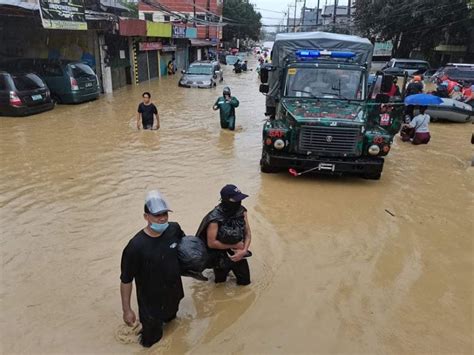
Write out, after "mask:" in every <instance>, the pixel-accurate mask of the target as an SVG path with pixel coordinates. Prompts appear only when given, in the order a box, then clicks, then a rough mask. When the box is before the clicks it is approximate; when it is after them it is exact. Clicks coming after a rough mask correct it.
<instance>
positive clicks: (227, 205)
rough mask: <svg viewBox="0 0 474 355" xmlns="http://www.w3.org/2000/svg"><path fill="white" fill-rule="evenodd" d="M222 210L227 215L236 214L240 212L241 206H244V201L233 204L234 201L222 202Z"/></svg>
mask: <svg viewBox="0 0 474 355" xmlns="http://www.w3.org/2000/svg"><path fill="white" fill-rule="evenodd" d="M221 205H222V209H223V210H224V212H226V213H227V214H235V213H237V212H238V211H239V209H240V206H242V201H239V202H233V201H222V202H221Z"/></svg>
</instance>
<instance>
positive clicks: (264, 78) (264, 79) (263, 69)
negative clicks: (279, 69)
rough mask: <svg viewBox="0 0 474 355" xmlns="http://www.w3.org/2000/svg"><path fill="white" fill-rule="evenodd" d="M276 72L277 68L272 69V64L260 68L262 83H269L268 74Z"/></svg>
mask: <svg viewBox="0 0 474 355" xmlns="http://www.w3.org/2000/svg"><path fill="white" fill-rule="evenodd" d="M274 70H275V68H274V67H272V66H271V65H270V64H263V65H262V67H261V68H260V82H261V83H262V84H266V83H268V73H269V72H271V71H274Z"/></svg>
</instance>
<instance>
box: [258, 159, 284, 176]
mask: <svg viewBox="0 0 474 355" xmlns="http://www.w3.org/2000/svg"><path fill="white" fill-rule="evenodd" d="M260 171H261V172H262V173H264V174H276V173H279V172H280V169H279V168H275V167H274V166H270V165H268V164H265V163H264V161H263V159H262V160H260Z"/></svg>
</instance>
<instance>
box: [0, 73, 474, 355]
mask: <svg viewBox="0 0 474 355" xmlns="http://www.w3.org/2000/svg"><path fill="white" fill-rule="evenodd" d="M224 77H225V80H226V82H225V83H224V84H223V85H220V86H218V88H217V89H212V90H197V89H182V88H178V87H177V79H178V78H177V77H175V78H171V79H168V78H167V79H162V80H160V81H159V80H157V81H153V82H150V83H146V84H142V85H140V86H138V87H127V88H124V89H122V90H119V91H117V92H116V93H114V94H113V95H109V96H105V97H102V98H101V99H100V100H98V101H95V102H90V103H86V104H83V105H74V106H58V107H57V108H56V109H55V110H53V111H51V112H48V113H44V114H40V115H37V116H33V117H30V118H24V119H14V118H2V119H1V120H0V139H1V141H0V142H1V143H0V146H1V158H0V162H1V167H2V175H1V176H0V193H1V197H0V207H1V215H0V222H1V226H2V227H1V228H2V239H1V247H2V248H1V250H2V273H1V278H2V279H1V284H2V289H1V296H0V297H1V301H2V332H1V334H2V335H1V336H2V339H1V342H2V345H3V349H4V352H5V353H13V352H78V351H80V352H89V353H101V352H107V353H119V352H137V351H141V348H140V347H139V346H138V345H136V344H135V345H133V344H131V345H123V344H120V343H119V342H117V341H116V340H115V337H114V332H115V331H116V329H117V328H118V327H119V326H120V324H121V308H120V298H119V293H118V284H119V279H118V276H119V262H120V255H121V251H122V249H123V247H124V245H125V244H126V243H127V241H128V240H129V239H130V238H131V237H132V236H133V235H134V233H136V231H137V230H138V229H139V228H141V227H142V225H143V219H142V208H143V198H144V195H145V191H146V190H147V189H152V188H159V189H160V190H162V191H163V193H164V194H165V195H166V196H167V198H168V200H169V201H170V203H171V205H172V208H173V210H174V211H175V213H174V214H173V215H172V219H173V220H176V221H178V222H179V223H180V224H181V225H182V227H183V229H184V230H185V231H186V233H187V234H193V233H194V232H195V231H196V229H197V226H198V224H199V222H200V221H201V219H202V217H203V216H204V215H205V214H206V213H207V212H208V211H209V210H211V209H212V208H213V207H214V206H215V205H216V204H217V203H218V199H219V195H218V193H219V190H220V188H221V187H222V186H223V185H224V184H226V183H234V184H236V185H238V186H239V187H241V189H242V190H243V191H244V192H246V193H248V194H249V195H250V198H249V199H248V200H246V206H247V207H248V208H249V215H250V223H251V225H252V229H253V235H254V241H253V244H252V251H253V253H254V257H252V258H251V260H250V263H251V269H252V277H253V281H254V282H253V284H252V286H251V287H248V288H240V287H237V286H236V285H235V283H234V282H232V281H230V282H229V283H228V284H226V285H219V286H218V287H216V286H214V285H213V284H212V282H211V281H210V282H207V283H201V282H198V281H194V280H190V279H185V292H186V298H185V299H184V300H183V302H182V306H181V308H180V312H179V318H178V319H177V320H176V321H175V322H173V323H172V324H170V325H169V326H168V327H167V328H166V332H165V338H164V339H163V341H162V342H160V343H159V344H157V345H156V346H155V347H153V348H152V349H150V350H148V351H144V352H149V353H160V352H164V351H167V352H170V353H182V352H186V351H189V352H193V353H210V352H214V353H216V352H217V353H224V352H225V353H227V352H245V353H274V352H281V353H298V352H305V353H308V352H316V351H318V352H326V353H328V352H366V353H368V352H378V353H383V352H432V351H437V352H458V353H462V352H465V353H467V352H469V349H472V348H470V347H471V346H472V338H471V334H472V307H471V300H472V283H471V282H466V281H467V280H471V279H472V267H473V265H472V260H473V258H472V252H473V250H472V241H471V238H470V236H471V235H472V222H471V221H470V218H469V216H472V212H473V210H472V169H470V168H468V166H469V161H470V158H471V156H470V155H471V150H470V146H469V139H470V135H471V126H470V125H450V124H433V125H432V135H433V138H432V142H430V144H429V145H428V146H425V147H413V146H411V145H406V144H402V143H400V142H399V141H398V139H397V140H396V144H395V146H394V148H393V150H392V152H391V156H390V157H389V158H388V159H387V162H386V166H385V172H384V175H383V178H382V180H380V181H365V180H361V179H356V178H314V177H301V178H293V177H290V176H289V175H286V174H282V175H265V176H262V175H261V174H260V173H259V169H258V161H259V158H260V145H261V141H260V140H261V131H260V129H261V125H262V120H263V118H264V116H263V113H264V97H263V96H261V95H259V94H258V92H257V91H258V81H257V78H256V74H255V72H248V73H244V74H242V75H235V74H233V73H232V72H231V70H227V73H226V75H225V76H224ZM224 85H230V86H231V88H232V92H233V94H234V95H236V96H237V97H238V98H239V100H240V102H241V105H240V107H239V108H238V109H237V127H238V129H237V131H236V132H229V131H222V130H221V129H220V126H219V119H218V113H216V112H214V111H213V110H212V104H213V103H214V102H215V99H216V97H217V96H219V95H220V94H221V92H220V91H221V89H222V87H223V86H224ZM143 91H150V92H151V93H152V99H153V101H154V102H155V104H157V106H158V109H159V111H160V116H161V129H160V130H159V131H158V132H152V131H137V130H136V129H134V125H133V123H134V122H135V121H134V120H135V114H136V109H137V105H138V103H139V102H140V99H141V93H142V92H143ZM386 210H388V211H390V212H391V213H392V214H393V216H392V215H391V214H389V213H387V212H386ZM133 297H135V296H133ZM135 310H136V306H135ZM316 345H317V346H316Z"/></svg>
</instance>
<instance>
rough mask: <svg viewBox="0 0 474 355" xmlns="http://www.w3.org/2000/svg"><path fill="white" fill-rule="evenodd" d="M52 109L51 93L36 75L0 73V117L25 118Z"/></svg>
mask: <svg viewBox="0 0 474 355" xmlns="http://www.w3.org/2000/svg"><path fill="white" fill-rule="evenodd" d="M53 107H54V102H53V101H52V100H51V93H50V91H49V89H48V87H47V86H46V84H45V82H44V81H43V80H41V78H40V77H39V76H38V75H36V74H34V73H15V72H6V71H0V115H2V116H27V115H32V114H35V113H40V112H43V111H47V110H51V109H52V108H53Z"/></svg>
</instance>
